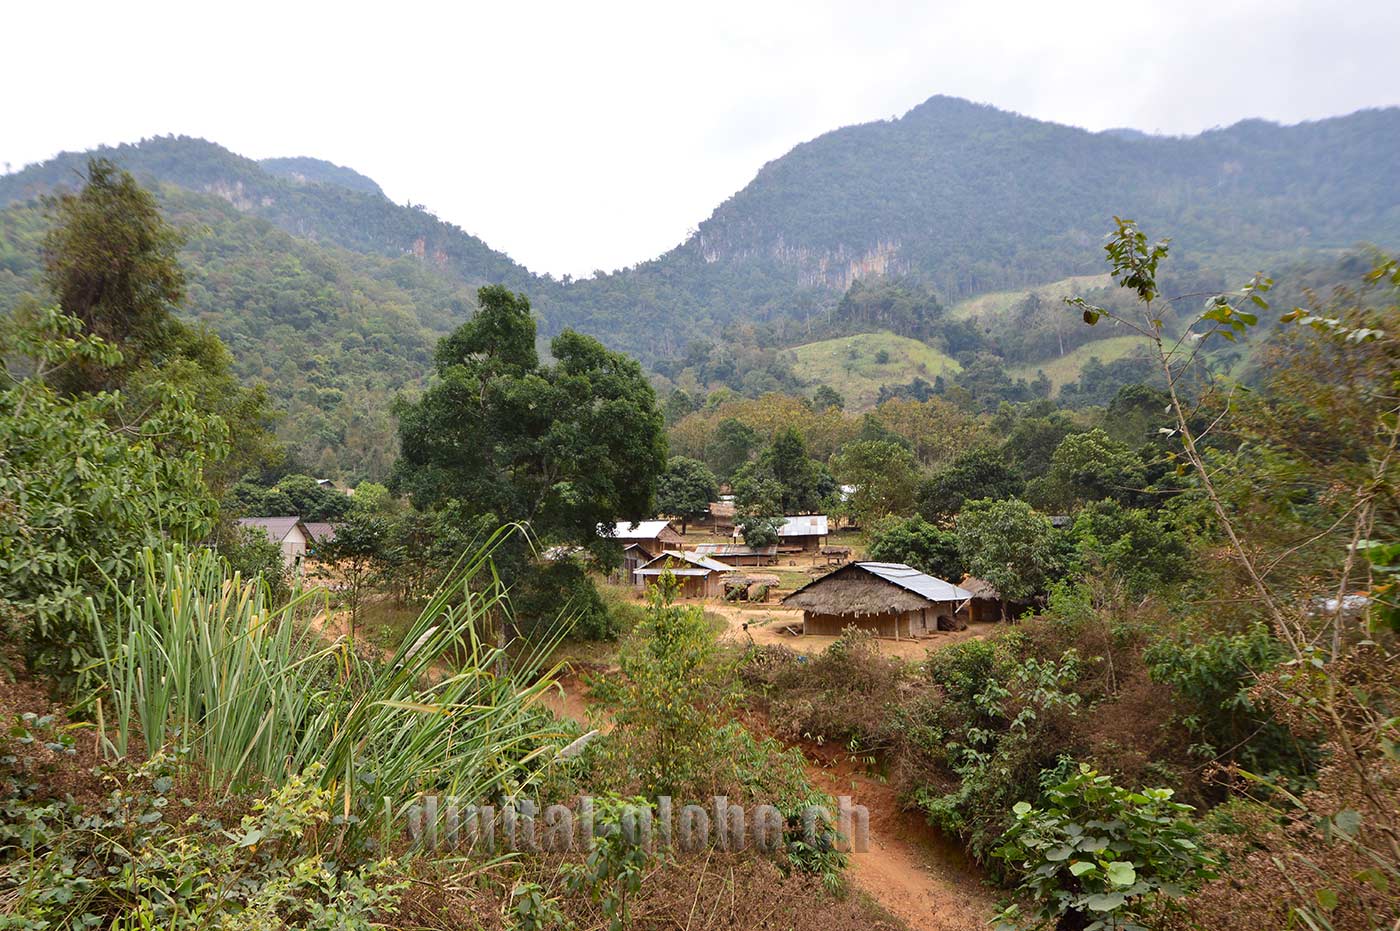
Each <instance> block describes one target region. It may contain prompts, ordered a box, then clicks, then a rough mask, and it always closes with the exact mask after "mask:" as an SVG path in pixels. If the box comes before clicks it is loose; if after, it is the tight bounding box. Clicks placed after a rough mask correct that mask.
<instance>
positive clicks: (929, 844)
mask: <svg viewBox="0 0 1400 931" xmlns="http://www.w3.org/2000/svg"><path fill="white" fill-rule="evenodd" d="M803 750H804V752H805V753H806V754H807V759H808V761H809V762H808V766H807V772H808V775H810V776H811V777H812V780H813V781H814V782H815V783H816V784H817V785H819V786H820V787H821V788H823V789H825V790H826V791H827V792H830V793H831V794H832V795H849V796H851V799H852V801H853V802H855V803H856V804H858V805H864V806H865V807H866V808H867V809H868V810H869V812H870V847H869V849H868V850H866V851H863V852H858V853H852V854H851V861H850V868H849V876H850V878H851V881H852V883H854V885H855V886H856V887H857V888H858V889H860V890H861V891H862V892H864V893H865V894H866V895H868V896H870V897H871V898H872V899H874V900H875V901H876V902H878V903H879V904H880V905H881V906H882V907H883V908H884V909H885V910H886V911H888V912H889V913H890V914H892V915H894V916H895V917H897V918H899V919H900V920H901V921H903V922H905V923H906V924H907V925H909V927H910V928H911V929H919V931H924V929H931V931H967V929H974V928H980V927H983V926H985V924H986V923H987V920H988V919H989V918H991V916H992V915H993V914H995V913H996V911H997V908H996V900H995V899H994V897H993V896H992V894H991V892H990V890H988V889H987V888H986V887H984V886H983V884H982V875H981V872H980V871H979V870H978V869H977V867H976V866H974V865H973V864H972V862H971V861H970V860H969V859H968V858H967V856H966V854H964V853H963V851H962V850H961V848H959V847H958V846H957V844H955V843H953V842H952V841H950V840H949V839H948V838H946V837H944V836H943V835H941V834H939V833H938V832H937V831H935V830H934V829H933V828H932V827H930V826H929V825H928V824H927V823H926V822H925V821H924V820H923V819H922V818H920V817H918V816H917V815H915V814H912V813H910V812H907V811H905V810H904V809H903V808H902V807H901V806H900V804H899V799H898V798H897V797H896V796H895V792H894V789H892V788H891V787H890V786H889V785H887V784H885V783H884V782H882V781H880V780H879V779H876V778H874V777H871V776H869V775H867V774H866V773H864V772H862V771H861V770H860V768H859V767H858V766H856V765H855V764H853V763H852V762H851V761H850V760H849V758H845V757H844V756H834V755H827V754H824V753H822V752H821V751H815V750H813V749H812V748H809V747H804V748H803Z"/></svg>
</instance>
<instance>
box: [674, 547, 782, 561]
mask: <svg viewBox="0 0 1400 931" xmlns="http://www.w3.org/2000/svg"><path fill="white" fill-rule="evenodd" d="M695 552H696V553H698V554H700V555H701V556H710V557H712V558H714V559H718V560H719V561H721V562H726V563H729V565H731V566H771V565H773V564H774V563H775V562H777V561H778V546H777V544H774V545H772V546H749V545H748V544H745V543H701V544H698V545H697V546H696V547H695Z"/></svg>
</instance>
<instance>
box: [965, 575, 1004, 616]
mask: <svg viewBox="0 0 1400 931" xmlns="http://www.w3.org/2000/svg"><path fill="white" fill-rule="evenodd" d="M961 584H962V587H963V588H965V589H967V590H968V591H969V592H971V593H972V600H971V601H969V602H968V603H967V619H968V620H969V621H972V622H974V623H975V622H978V621H1004V620H1006V608H1007V604H1006V602H1005V601H1004V600H1003V599H1002V597H1001V593H1000V592H998V591H997V589H996V586H995V585H993V584H992V583H991V582H988V581H987V580H986V579H979V578H977V577H976V576H975V575H969V576H964V577H963V580H962V583H961Z"/></svg>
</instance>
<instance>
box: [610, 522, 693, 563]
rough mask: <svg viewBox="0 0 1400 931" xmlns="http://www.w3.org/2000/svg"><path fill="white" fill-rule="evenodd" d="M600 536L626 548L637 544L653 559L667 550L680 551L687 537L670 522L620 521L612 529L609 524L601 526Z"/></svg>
mask: <svg viewBox="0 0 1400 931" xmlns="http://www.w3.org/2000/svg"><path fill="white" fill-rule="evenodd" d="M598 535H599V536H603V537H608V538H610V539H613V540H616V541H617V542H619V543H621V544H622V545H623V547H624V548H625V547H627V546H628V545H629V544H633V543H635V544H637V545H638V546H640V547H641V548H642V550H643V551H644V552H646V553H647V555H648V556H651V557H655V556H660V555H661V554H662V553H664V552H666V551H667V550H675V549H680V547H681V544H682V543H683V542H685V537H682V536H681V535H680V532H679V531H678V530H676V528H675V527H674V526H673V525H672V524H671V522H670V521H669V520H642V521H637V522H636V523H635V524H634V523H632V522H631V521H626V520H620V521H618V522H617V523H616V524H613V525H612V526H611V527H610V526H608V525H607V524H603V525H602V526H600V527H599V528H598Z"/></svg>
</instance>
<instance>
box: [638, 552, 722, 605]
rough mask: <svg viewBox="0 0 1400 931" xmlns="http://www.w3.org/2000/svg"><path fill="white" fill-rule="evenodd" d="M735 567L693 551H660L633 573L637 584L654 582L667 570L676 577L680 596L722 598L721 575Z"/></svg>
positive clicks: (646, 584)
mask: <svg viewBox="0 0 1400 931" xmlns="http://www.w3.org/2000/svg"><path fill="white" fill-rule="evenodd" d="M733 571H734V567H733V566H730V565H727V564H725V563H722V562H720V561H719V560H717V559H711V558H709V557H708V556H699V555H696V554H695V553H681V552H671V553H662V554H661V555H660V556H657V557H656V558H655V559H653V560H651V561H650V562H648V563H647V564H646V565H644V566H642V567H641V568H640V569H638V570H636V572H635V573H633V575H634V577H635V578H636V579H637V580H638V584H639V585H644V586H649V585H655V584H656V582H657V580H658V579H660V578H661V576H663V575H665V574H666V573H668V572H669V573H670V574H671V575H672V576H674V577H675V579H676V584H677V586H678V594H679V595H680V596H681V597H682V598H723V597H724V578H725V576H727V575H728V574H729V573H731V572H733Z"/></svg>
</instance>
